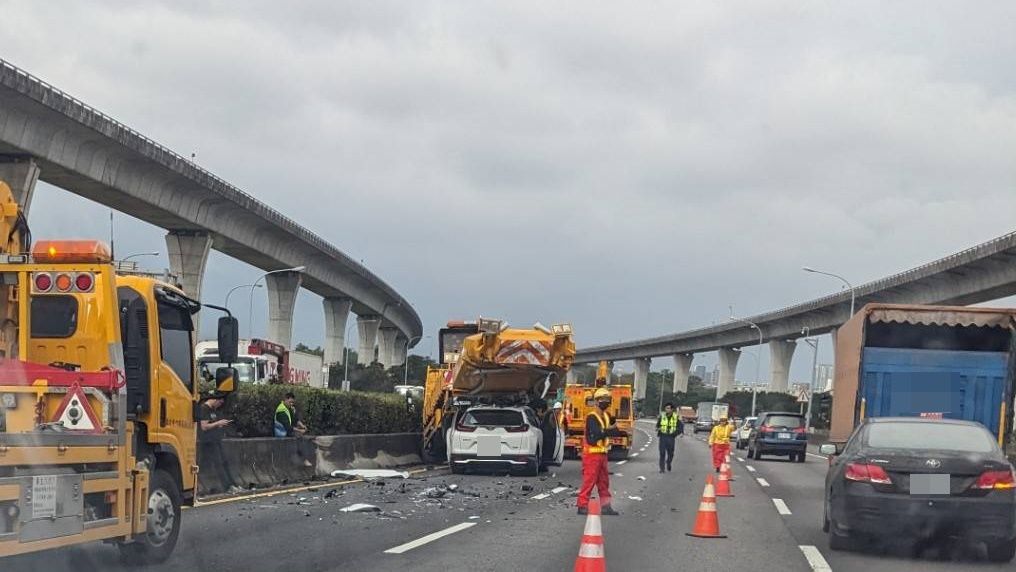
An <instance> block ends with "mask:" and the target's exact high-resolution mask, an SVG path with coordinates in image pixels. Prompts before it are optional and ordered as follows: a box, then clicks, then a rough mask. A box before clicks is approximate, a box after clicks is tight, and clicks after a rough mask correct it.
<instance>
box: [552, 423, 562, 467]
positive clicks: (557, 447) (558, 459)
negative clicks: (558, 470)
mask: <svg viewBox="0 0 1016 572" xmlns="http://www.w3.org/2000/svg"><path fill="white" fill-rule="evenodd" d="M549 415H552V416H553V417H554V421H553V424H552V425H553V430H554V431H556V432H557V439H555V441H554V465H561V463H564V429H563V428H562V427H561V425H560V424H559V423H558V422H557V415H554V412H551V413H549Z"/></svg>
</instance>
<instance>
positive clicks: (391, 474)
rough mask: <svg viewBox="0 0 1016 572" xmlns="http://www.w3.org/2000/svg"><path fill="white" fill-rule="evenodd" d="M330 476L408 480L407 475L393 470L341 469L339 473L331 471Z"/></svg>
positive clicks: (404, 472)
mask: <svg viewBox="0 0 1016 572" xmlns="http://www.w3.org/2000/svg"><path fill="white" fill-rule="evenodd" d="M332 476H333V477H360V478H361V479H396V478H401V479H408V478H409V473H407V472H406V471H396V470H393V469H343V470H339V471H332Z"/></svg>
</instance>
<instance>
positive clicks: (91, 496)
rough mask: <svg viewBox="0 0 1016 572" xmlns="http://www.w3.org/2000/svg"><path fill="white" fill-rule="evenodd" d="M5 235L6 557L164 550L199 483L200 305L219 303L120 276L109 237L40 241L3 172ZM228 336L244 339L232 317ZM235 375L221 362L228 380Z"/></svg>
mask: <svg viewBox="0 0 1016 572" xmlns="http://www.w3.org/2000/svg"><path fill="white" fill-rule="evenodd" d="M0 237H8V238H7V242H6V243H3V242H2V241H0V318H2V319H3V326H2V328H0V569H3V567H4V566H3V559H2V557H5V556H11V555H15V554H24V553H29V552H35V551H39V550H45V549H49V548H55V547H61V546H68V545H74V544H81V543H85V542H92V541H100V540H101V541H106V542H109V543H114V544H116V545H118V546H119V547H120V550H121V553H122V556H123V557H124V559H125V560H127V561H128V562H132V563H150V562H159V561H162V560H165V559H166V558H167V557H169V555H170V553H171V552H172V550H173V547H174V546H175V544H176V541H177V537H178V535H179V533H180V525H181V507H182V506H184V505H188V504H193V502H194V496H195V491H196V490H197V475H198V463H197V459H196V454H195V450H196V431H197V422H196V413H197V411H198V408H197V400H198V387H199V383H198V379H197V378H196V372H195V368H194V363H195V362H194V356H193V347H194V340H193V329H194V328H193V322H192V316H193V315H194V314H195V313H196V312H197V311H198V310H199V309H201V308H202V307H213V308H214V306H207V305H206V306H202V305H201V304H200V303H199V302H197V301H195V300H193V299H191V298H189V297H187V295H186V294H185V293H184V292H183V291H181V290H180V289H179V288H177V287H175V286H173V285H170V284H166V283H163V282H160V281H158V280H155V279H152V278H148V277H143V276H118V275H117V274H116V272H115V270H114V266H113V260H112V256H111V254H110V251H109V248H108V247H107V246H106V245H105V244H103V243H101V242H97V241H79V240H75V241H39V242H37V243H35V244H34V245H31V244H30V234H29V233H28V227H27V223H26V221H25V219H24V217H23V216H22V214H21V212H20V210H19V208H18V205H17V204H16V203H15V202H14V201H13V199H12V197H11V192H10V189H9V187H8V186H7V185H6V184H4V183H3V182H2V181H0ZM219 309H220V310H221V308H219ZM227 314H228V312H227ZM218 337H219V347H220V348H233V349H235V348H236V347H237V340H236V337H237V324H236V320H235V319H234V318H232V317H231V316H224V317H222V318H220V320H219V331H218ZM233 360H235V356H232V357H230V356H226V358H225V359H224V360H223V361H225V362H226V363H231V362H232V361H233ZM234 376H235V370H234V369H232V368H231V367H224V368H220V369H219V370H217V371H216V372H215V378H216V380H215V381H216V383H217V390H218V391H220V392H221V393H223V394H226V393H228V392H230V391H232V390H233V383H234V381H233V377H234Z"/></svg>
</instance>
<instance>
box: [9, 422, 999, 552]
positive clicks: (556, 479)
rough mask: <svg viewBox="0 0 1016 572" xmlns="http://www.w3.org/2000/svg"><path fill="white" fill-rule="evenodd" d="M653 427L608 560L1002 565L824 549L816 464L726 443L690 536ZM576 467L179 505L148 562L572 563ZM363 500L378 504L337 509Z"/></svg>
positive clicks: (622, 501)
mask: <svg viewBox="0 0 1016 572" xmlns="http://www.w3.org/2000/svg"><path fill="white" fill-rule="evenodd" d="M651 432H652V424H651V423H646V422H644V421H643V422H640V423H639V432H638V434H637V436H636V441H635V449H634V450H633V453H634V454H633V456H632V458H631V459H629V460H628V461H627V462H623V463H622V462H618V463H612V464H611V465H612V471H613V473H614V474H613V476H612V477H611V479H612V489H613V492H614V494H615V499H616V500H615V503H614V506H615V507H616V508H617V509H618V510H619V511H620V512H621V516H617V517H603V534H604V546H605V552H606V561H607V569H608V570H615V571H627V570H646V571H648V570H675V569H678V570H682V571H687V572H691V571H700V570H723V571H731V570H748V569H758V570H779V571H780V572H795V571H809V570H836V571H837V572H839V571H858V572H860V571H863V572H872V571H876V570H877V571H883V570H885V571H916V570H921V571H925V570H932V571H934V570H957V571H959V570H964V571H966V570H994V569H997V570H1003V569H1004V570H1008V569H1010V568H1011V564H990V563H987V562H986V560H985V558H984V554H983V547H980V548H979V549H975V550H961V549H953V548H951V547H948V546H933V547H925V548H926V549H924V550H922V551H921V553H920V554H919V555H918V556H917V557H914V556H912V554H911V547H909V546H908V545H905V543H902V542H901V543H893V542H891V539H890V543H889V544H890V546H889V548H890V550H888V551H876V550H871V551H868V552H862V553H843V552H831V551H830V550H829V549H828V545H827V541H826V536H825V534H824V533H822V531H821V528H820V527H821V517H822V501H821V499H822V496H821V492H822V483H823V479H824V477H825V471H826V461H825V459H823V458H821V457H819V456H817V455H815V456H810V457H809V458H808V462H807V463H804V464H798V463H789V462H786V461H784V460H782V459H780V458H772V460H770V459H763V460H761V461H754V460H748V459H745V458H744V454H743V452H741V451H735V453H736V455H735V456H736V458H737V460H736V461H735V462H734V465H735V466H734V473H735V475H736V478H737V480H736V481H735V482H734V483H733V491H734V493H735V495H736V496H735V497H733V498H721V499H719V500H718V505H719V520H720V528H721V532H722V533H724V534H726V535H728V538H725V539H699V538H692V537H688V536H686V535H685V533H686V532H688V531H690V530H691V528H692V523H693V522H694V519H695V514H696V510H697V508H698V504H699V500H700V498H701V495H702V488H703V483H704V481H705V477H706V475H707V474H708V472H709V471H710V469H711V467H710V465H709V455H708V450H707V448H706V445H705V443H704V442H702V437H694V436H692V435H690V434H689V435H687V436H685V437H684V438H682V439H679V440H678V449H677V459H676V463H675V467H674V471H673V472H672V473H668V474H659V473H658V467H657V450H656V447H657V442H656V439H655V436H650V433H651ZM579 483H580V466H579V462H577V461H566V462H565V465H564V466H563V467H560V468H558V469H556V470H554V471H552V473H549V474H547V475H545V476H542V477H533V478H519V477H507V476H503V475H450V474H449V473H448V472H447V471H446V470H444V469H438V470H433V471H427V472H421V473H417V474H414V475H413V476H412V477H411V478H409V479H405V480H403V479H388V480H384V481H376V482H374V483H355V484H347V485H344V486H334V485H333V486H320V487H314V488H313V489H312V490H303V491H299V492H287V493H283V494H278V495H275V496H264V495H261V496H256V497H253V498H241V499H235V500H231V501H230V502H222V503H218V504H212V505H205V506H201V507H198V508H195V509H191V510H187V511H185V512H184V529H183V533H182V535H181V538H180V543H179V544H178V546H177V548H176V552H175V553H174V554H173V556H172V558H171V559H170V560H169V561H168V562H166V563H165V564H163V565H160V566H154V567H151V568H149V570H157V571H180V572H198V571H201V572H204V571H215V572H229V571H234V570H236V571H245V572H247V571H261V570H280V571H285V572H296V571H308V572H310V571H315V572H316V571H323V570H351V571H359V570H371V571H400V572H404V571H407V570H414V571H417V570H419V571H435V572H438V571H440V572H448V571H455V570H471V571H488V570H489V571H502V570H503V571H513V572H514V571H517V570H548V571H563V570H571V569H572V567H573V566H574V561H575V557H576V555H577V553H578V549H579V544H580V540H581V535H582V530H583V526H584V524H585V517H582V516H578V515H576V514H575V499H574V493H575V489H576V488H577V487H578V485H579ZM355 503H368V504H371V505H374V506H376V507H378V508H379V509H380V510H381V512H364V513H349V512H341V509H342V508H344V507H348V506H350V505H353V504H355ZM0 569H2V570H4V571H5V572H6V571H8V570H13V571H21V570H25V571H30V570H31V571H35V570H45V571H47V572H91V571H99V570H102V571H110V570H123V569H124V568H123V567H122V566H121V565H120V564H119V561H118V557H117V550H116V549H115V548H114V547H111V546H105V545H101V544H94V545H87V546H82V547H74V548H69V549H61V550H56V551H51V552H46V553H42V554H35V555H29V556H24V557H18V558H14V559H11V560H9V561H6V562H0Z"/></svg>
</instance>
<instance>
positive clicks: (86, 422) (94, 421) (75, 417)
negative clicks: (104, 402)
mask: <svg viewBox="0 0 1016 572" xmlns="http://www.w3.org/2000/svg"><path fill="white" fill-rule="evenodd" d="M53 421H54V422H55V423H61V424H63V428H64V430H66V431H88V432H91V433H99V432H101V431H102V426H101V424H100V423H99V419H98V418H97V417H96V416H95V412H94V411H92V406H91V405H90V404H89V403H88V398H86V397H85V392H84V390H82V389H81V386H80V385H78V384H76V383H75V384H74V385H72V386H71V388H70V390H69V391H68V392H67V395H65V396H64V398H63V401H61V402H60V407H58V408H57V410H56V415H55V416H54V417H53Z"/></svg>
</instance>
